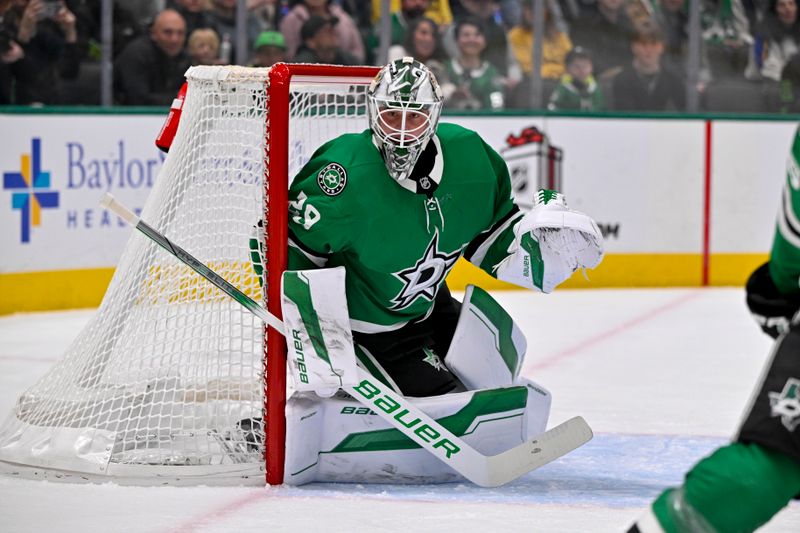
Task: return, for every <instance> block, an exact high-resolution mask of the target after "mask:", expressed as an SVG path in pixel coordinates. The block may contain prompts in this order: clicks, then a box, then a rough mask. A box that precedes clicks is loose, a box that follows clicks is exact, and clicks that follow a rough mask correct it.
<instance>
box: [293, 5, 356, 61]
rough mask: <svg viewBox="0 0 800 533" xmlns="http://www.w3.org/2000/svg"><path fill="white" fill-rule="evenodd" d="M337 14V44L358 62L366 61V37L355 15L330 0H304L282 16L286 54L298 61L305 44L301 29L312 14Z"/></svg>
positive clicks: (324, 16)
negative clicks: (298, 55) (363, 37)
mask: <svg viewBox="0 0 800 533" xmlns="http://www.w3.org/2000/svg"><path fill="white" fill-rule="evenodd" d="M312 16H316V17H320V18H335V19H337V23H336V24H335V31H336V37H337V42H338V46H339V47H340V48H341V49H342V50H343V51H344V52H346V54H347V55H348V56H352V57H353V58H355V64H359V63H363V62H364V60H365V58H366V50H365V47H364V41H363V40H362V39H361V33H360V32H359V31H358V27H357V26H356V23H355V22H354V21H353V19H352V17H351V16H350V15H348V14H347V12H346V11H345V10H344V9H342V8H341V7H340V6H338V5H336V4H334V3H332V2H331V0H301V1H300V2H298V3H297V5H295V6H294V7H293V8H292V9H291V11H289V13H287V14H286V16H285V17H283V19H282V20H281V24H280V30H281V33H282V34H283V36H284V37H285V38H286V56H287V58H288V59H290V60H294V61H295V62H298V63H299V61H298V60H297V59H296V58H295V54H297V53H298V51H299V50H300V48H301V45H302V44H303V41H304V39H303V37H302V35H301V29H302V27H303V26H304V25H305V23H306V22H307V21H308V20H309V19H310V18H311V17H312Z"/></svg>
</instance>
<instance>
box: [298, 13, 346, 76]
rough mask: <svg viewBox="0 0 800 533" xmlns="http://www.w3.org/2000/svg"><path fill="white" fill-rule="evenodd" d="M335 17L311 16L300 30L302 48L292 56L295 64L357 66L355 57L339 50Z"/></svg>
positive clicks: (337, 21)
mask: <svg viewBox="0 0 800 533" xmlns="http://www.w3.org/2000/svg"><path fill="white" fill-rule="evenodd" d="M338 23H339V20H338V19H337V18H335V17H333V18H325V17H321V16H319V15H311V18H309V19H308V20H307V21H305V22H304V23H303V27H302V28H300V38H301V39H302V41H303V44H302V46H301V47H300V49H299V50H298V51H297V54H295V56H294V62H295V63H327V64H331V65H357V64H358V61H357V60H356V58H355V57H353V56H351V55H350V54H348V53H347V52H346V51H344V50H342V49H341V48H339V36H338V34H337V33H336V25H337V24H338Z"/></svg>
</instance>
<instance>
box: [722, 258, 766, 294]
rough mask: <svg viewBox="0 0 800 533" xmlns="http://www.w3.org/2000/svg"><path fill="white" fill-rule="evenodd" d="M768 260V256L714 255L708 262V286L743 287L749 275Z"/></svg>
mask: <svg viewBox="0 0 800 533" xmlns="http://www.w3.org/2000/svg"><path fill="white" fill-rule="evenodd" d="M768 259H769V255H768V254H714V255H712V256H711V260H710V261H709V269H708V278H709V284H710V285H723V286H730V285H733V286H742V287H744V284H745V283H746V282H747V278H748V276H750V273H751V272H753V270H755V269H756V268H758V267H759V266H761V264H763V263H764V262H766V261H767V260H768Z"/></svg>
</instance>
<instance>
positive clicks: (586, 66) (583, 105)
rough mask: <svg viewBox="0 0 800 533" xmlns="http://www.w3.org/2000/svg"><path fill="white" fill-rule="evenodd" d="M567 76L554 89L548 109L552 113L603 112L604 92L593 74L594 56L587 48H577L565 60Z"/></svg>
mask: <svg viewBox="0 0 800 533" xmlns="http://www.w3.org/2000/svg"><path fill="white" fill-rule="evenodd" d="M564 64H565V70H566V72H565V74H564V75H563V76H561V80H560V81H559V82H558V85H556V88H555V89H553V93H552V94H551V95H550V102H549V103H548V105H547V109H550V110H552V111H560V110H565V109H566V110H576V111H577V110H580V111H602V110H603V108H604V107H605V101H604V98H603V91H602V90H601V89H600V86H599V85H598V83H597V81H596V80H595V79H594V75H593V73H592V69H593V66H592V56H591V55H590V54H589V52H588V51H587V50H586V49H585V48H581V47H580V46H576V47H575V48H573V49H572V50H570V51H569V53H567V57H566V59H565V60H564Z"/></svg>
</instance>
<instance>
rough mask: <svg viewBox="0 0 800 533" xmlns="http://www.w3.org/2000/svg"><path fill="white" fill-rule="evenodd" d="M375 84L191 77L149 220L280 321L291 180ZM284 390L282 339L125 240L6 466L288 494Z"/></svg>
mask: <svg viewBox="0 0 800 533" xmlns="http://www.w3.org/2000/svg"><path fill="white" fill-rule="evenodd" d="M377 72H378V69H377V68H374V67H336V66H328V65H285V64H278V65H276V66H274V67H272V68H271V69H253V68H243V67H194V68H192V69H190V70H189V71H188V72H187V75H186V77H187V82H188V93H187V96H186V100H185V102H184V106H183V111H182V116H181V122H180V126H179V128H178V131H177V134H176V137H175V139H174V141H173V143H172V147H171V149H170V152H169V154H168V156H167V158H166V160H165V162H164V167H163V169H162V171H161V173H160V174H159V177H158V180H157V181H156V184H155V186H154V188H153V190H152V192H151V193H150V196H149V198H148V200H147V203H146V205H145V206H144V209H143V212H142V218H143V219H144V220H145V221H147V222H148V223H149V224H151V225H152V226H154V227H155V228H157V229H158V230H160V231H161V232H162V233H164V234H165V235H166V236H167V237H168V238H169V239H171V240H172V241H173V242H175V243H176V244H178V245H180V246H182V247H183V248H185V249H186V250H187V251H188V252H189V253H191V254H193V255H194V256H195V257H197V258H198V259H200V260H201V261H203V262H204V263H206V264H207V265H209V266H210V267H211V268H212V269H214V270H215V271H217V272H218V273H219V274H220V275H222V276H223V277H224V278H226V279H227V280H228V281H229V282H231V283H233V284H234V285H236V286H237V287H238V288H239V289H240V290H242V291H243V292H245V293H246V294H248V295H249V296H250V297H251V298H253V299H255V300H256V301H259V302H260V303H261V304H262V305H264V306H265V307H267V308H268V309H269V311H270V312H271V313H273V314H274V315H277V316H281V313H280V279H281V274H282V272H283V270H285V268H286V247H287V233H288V230H287V208H288V203H287V202H288V200H287V189H288V181H289V177H290V176H293V175H294V174H295V172H296V171H298V170H299V169H300V167H301V166H302V165H303V164H304V163H305V162H306V161H307V160H308V158H309V157H310V156H311V154H312V153H313V152H314V150H316V148H318V147H319V146H320V145H321V144H322V143H324V142H326V141H328V140H330V139H332V138H334V137H336V136H337V135H339V134H342V133H347V132H357V131H363V130H364V129H365V128H366V127H367V120H366V90H367V87H368V85H369V83H370V81H371V80H372V78H373V77H374V75H375V74H376V73H377ZM259 221H263V224H259ZM256 228H258V229H256ZM261 228H263V230H262V229H261ZM256 242H258V243H259V244H260V246H253V244H254V243H256ZM251 247H252V248H253V249H254V250H253V251H255V249H258V248H261V249H262V252H263V253H262V254H251ZM259 255H260V256H261V257H263V260H262V261H261V263H262V264H263V266H264V274H263V277H262V276H259V275H257V274H256V273H255V269H254V264H253V260H254V259H255V260H256V261H258V260H259ZM262 279H263V280H264V282H263V283H262ZM262 285H263V286H262ZM286 386H287V380H286V348H285V343H284V341H283V338H282V336H281V335H280V334H278V333H276V332H275V331H274V330H272V329H271V328H266V327H265V326H264V325H263V324H262V323H261V322H260V321H259V320H258V319H257V318H256V317H254V316H253V315H251V314H250V313H249V312H248V311H247V310H245V309H244V308H242V307H241V306H240V305H239V304H238V303H236V302H235V301H233V300H232V299H230V298H229V297H228V296H226V295H225V294H224V293H222V291H220V290H219V289H217V288H216V287H214V286H212V285H211V284H210V283H208V282H207V281H206V280H204V279H203V278H201V277H200V276H199V275H197V274H195V273H194V272H193V271H192V270H190V269H189V268H188V267H186V266H184V265H182V264H181V263H180V262H179V261H178V260H177V259H175V258H174V257H172V256H171V255H169V254H168V253H166V252H164V251H163V250H161V249H160V248H159V247H158V246H157V245H156V244H155V243H153V242H152V241H150V240H149V239H147V238H146V237H145V236H143V235H141V234H140V233H139V232H135V231H134V232H133V235H132V237H131V238H130V241H129V242H128V244H127V246H126V247H125V250H124V252H123V254H122V257H121V258H120V261H119V264H118V267H117V270H116V272H115V274H114V277H113V279H112V281H111V284H110V285H109V287H108V290H107V291H106V294H105V296H104V298H103V302H102V304H101V305H100V307H99V309H98V310H97V312H96V313H95V315H94V317H93V318H92V319H91V320H90V321H89V323H88V324H87V325H86V327H85V328H84V329H83V331H81V332H80V334H79V335H78V336H77V338H76V339H75V341H73V343H72V344H71V345H70V347H69V348H68V349H67V351H66V353H65V354H64V355H63V357H62V358H61V359H60V360H59V362H58V363H56V364H55V365H54V366H53V367H52V368H51V369H50V370H49V371H48V372H47V373H46V374H45V375H44V376H43V377H42V378H41V379H40V380H39V381H38V382H37V383H36V384H34V385H33V386H32V387H31V388H30V389H28V390H27V391H25V392H24V393H23V394H22V396H20V398H19V399H18V400H17V403H16V405H15V406H14V408H13V410H12V412H11V413H10V415H9V417H8V418H7V419H6V421H5V422H4V423H3V425H2V426H0V465H2V467H3V468H2V470H3V471H4V472H6V473H11V474H17V475H24V476H26V477H31V476H33V477H41V478H47V479H64V480H75V481H80V480H89V481H104V480H113V481H116V482H118V483H128V484H200V483H202V484H248V483H250V484H264V480H265V472H266V480H267V483H271V484H278V483H282V482H283V462H284V439H285V425H286V422H285V417H284V408H285V403H286Z"/></svg>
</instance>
